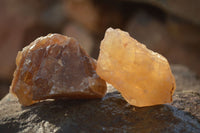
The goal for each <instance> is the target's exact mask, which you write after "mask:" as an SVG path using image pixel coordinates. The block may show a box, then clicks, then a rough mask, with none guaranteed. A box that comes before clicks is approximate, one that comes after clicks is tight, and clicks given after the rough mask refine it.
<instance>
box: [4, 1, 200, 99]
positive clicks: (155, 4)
mask: <svg viewBox="0 0 200 133" xmlns="http://www.w3.org/2000/svg"><path fill="white" fill-rule="evenodd" d="M199 7H200V1H199V0H190V1H189V0H1V1H0V16H1V18H0V61H1V63H0V99H1V98H2V97H3V96H4V95H5V94H6V93H7V92H8V86H9V85H10V82H11V80H12V75H13V72H14V69H15V67H16V66H15V58H16V55H17V52H18V51H19V50H21V49H22V48H23V47H24V46H26V45H29V44H30V43H31V42H32V41H33V40H35V39H36V38H37V37H40V36H45V35H47V34H48V33H55V32H56V33H61V34H65V35H67V36H72V37H75V38H76V39H77V40H78V41H79V42H80V44H81V45H82V46H83V47H84V49H85V50H86V51H87V52H88V53H89V54H90V55H91V56H92V57H94V58H97V57H98V52H99V45H100V41H101V40H102V39H103V36H104V32H105V30H106V29H107V28H108V27H113V28H121V29H123V30H125V31H128V32H129V33H130V35H131V36H132V37H134V38H135V39H137V40H138V41H140V42H142V43H144V44H146V45H147V47H148V48H150V49H152V50H154V51H157V52H159V53H161V54H163V55H164V56H165V57H167V59H168V60H169V62H170V63H171V64H182V65H185V66H187V67H189V68H190V69H192V70H193V71H195V72H196V73H197V74H198V75H200V59H199V58H200V8H199Z"/></svg>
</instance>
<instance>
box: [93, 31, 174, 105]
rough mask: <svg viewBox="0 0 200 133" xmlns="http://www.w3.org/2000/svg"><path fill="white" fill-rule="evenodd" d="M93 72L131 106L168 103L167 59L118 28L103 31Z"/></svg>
mask: <svg viewBox="0 0 200 133" xmlns="http://www.w3.org/2000/svg"><path fill="white" fill-rule="evenodd" d="M96 71H97V74H98V75H99V76H100V77H101V78H102V79H104V80H105V81H107V82H108V83H110V84H112V85H113V86H114V87H115V88H116V89H118V90H119V92H120V93H121V94H122V96H123V97H124V98H125V100H126V101H127V102H128V103H130V104H132V105H135V106H139V107H143V106H151V105H157V104H164V103H170V102H172V95H173V92H174V90H175V88H176V85H175V79H174V77H173V75H172V72H171V69H170V66H169V63H168V61H167V59H166V58H165V57H163V56H162V55H160V54H158V53H155V52H153V51H151V50H149V49H147V48H146V46H145V45H143V44H141V43H139V42H138V41H136V40H135V39H133V38H132V37H130V36H129V34H128V33H127V32H124V31H121V30H120V29H112V28H109V29H107V31H106V33H105V37H104V39H103V40H102V42H101V46H100V55H99V57H98V60H97V69H96Z"/></svg>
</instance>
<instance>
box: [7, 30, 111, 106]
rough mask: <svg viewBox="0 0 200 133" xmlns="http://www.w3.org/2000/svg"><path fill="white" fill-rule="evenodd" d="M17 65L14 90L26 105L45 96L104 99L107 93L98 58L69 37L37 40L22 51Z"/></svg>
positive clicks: (60, 36)
mask: <svg viewBox="0 0 200 133" xmlns="http://www.w3.org/2000/svg"><path fill="white" fill-rule="evenodd" d="M16 64H17V68H16V70H15V73H14V78H13V81H12V85H11V87H10V92H12V93H14V94H15V95H16V96H17V97H18V99H19V102H20V103H21V104H22V105H24V106H28V105H31V104H33V103H35V102H38V101H40V100H44V99H58V98H68V99H89V98H101V97H103V96H104V95H105V93H106V89H107V88H106V83H105V81H104V80H102V79H101V78H100V77H99V76H98V75H97V74H96V71H95V69H96V62H95V60H94V59H93V58H91V57H89V56H88V55H87V53H86V52H85V51H84V49H83V48H81V46H80V45H79V43H78V42H77V41H76V40H75V39H73V38H70V37H67V36H63V35H60V34H49V35H47V36H45V37H40V38H38V39H36V40H35V41H34V42H32V43H31V44H30V45H28V46H26V47H25V48H24V49H23V50H22V51H20V52H19V53H18V55H17V58H16Z"/></svg>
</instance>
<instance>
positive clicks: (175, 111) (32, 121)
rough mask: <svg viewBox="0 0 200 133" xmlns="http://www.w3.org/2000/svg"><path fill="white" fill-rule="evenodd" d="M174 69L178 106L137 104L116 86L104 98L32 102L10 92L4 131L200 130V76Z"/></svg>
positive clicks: (0, 120)
mask: <svg viewBox="0 0 200 133" xmlns="http://www.w3.org/2000/svg"><path fill="white" fill-rule="evenodd" d="M172 70H173V73H174V74H175V78H176V80H177V90H176V92H175V95H174V102H173V104H172V105H169V104H168V105H157V106H151V107H143V108H136V107H134V106H131V105H129V104H127V102H126V101H125V100H124V99H123V98H122V96H121V95H120V94H119V93H118V92H116V90H115V89H114V88H113V87H112V86H110V85H108V93H107V95H106V96H105V97H104V98H103V99H95V100H70V101H66V100H59V101H44V102H42V103H39V104H36V105H33V106H30V107H22V106H21V105H20V104H19V103H18V102H17V99H15V98H14V97H13V96H12V95H10V94H8V95H7V96H6V97H5V98H4V99H2V100H1V101H0V107H1V108H0V132H39V133H40V132H58V133H60V132H70V133H73V132H76V133H77V132H81V133H83V132H97V133H101V132H138V133H149V132H153V133H163V132H164V133H165V132H167V133H168V132H170V133H179V132H184V133H197V132H200V121H199V119H200V108H199V106H200V102H199V101H200V80H199V79H198V78H197V77H196V76H195V74H193V73H192V72H191V71H189V70H188V69H187V68H185V67H183V66H177V65H176V66H173V67H172ZM183 110H184V111H183ZM44 111H45V112H44ZM191 114H193V115H191Z"/></svg>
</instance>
